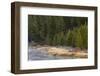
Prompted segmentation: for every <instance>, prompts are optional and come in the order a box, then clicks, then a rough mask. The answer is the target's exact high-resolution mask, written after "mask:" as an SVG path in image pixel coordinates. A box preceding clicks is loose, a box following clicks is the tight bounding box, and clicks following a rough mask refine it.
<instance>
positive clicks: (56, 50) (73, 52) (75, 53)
mask: <svg viewBox="0 0 100 76" xmlns="http://www.w3.org/2000/svg"><path fill="white" fill-rule="evenodd" d="M32 48H34V49H36V50H38V51H41V52H45V53H46V54H48V55H53V56H60V57H64V58H65V57H73V58H87V57H88V53H87V50H81V49H79V48H71V47H65V46H63V47H62V46H59V47H58V46H56V47H54V46H47V45H44V46H41V45H37V46H32Z"/></svg>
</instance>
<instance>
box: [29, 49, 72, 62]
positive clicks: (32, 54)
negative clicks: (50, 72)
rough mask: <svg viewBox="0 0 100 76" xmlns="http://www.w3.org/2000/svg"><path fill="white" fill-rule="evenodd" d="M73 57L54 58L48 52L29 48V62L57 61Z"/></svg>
mask: <svg viewBox="0 0 100 76" xmlns="http://www.w3.org/2000/svg"><path fill="white" fill-rule="evenodd" d="M69 58H71V59H72V58H73V57H63V56H54V55H50V54H48V53H47V52H46V51H44V50H41V49H37V48H33V47H29V48H28V60H55V59H69Z"/></svg>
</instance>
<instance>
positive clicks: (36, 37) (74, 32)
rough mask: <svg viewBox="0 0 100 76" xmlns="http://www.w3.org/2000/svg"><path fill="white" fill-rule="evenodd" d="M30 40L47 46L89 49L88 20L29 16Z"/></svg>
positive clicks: (82, 18)
mask: <svg viewBox="0 0 100 76" xmlns="http://www.w3.org/2000/svg"><path fill="white" fill-rule="evenodd" d="M28 39H29V41H34V42H36V43H42V44H46V45H64V46H65V45H66V46H72V47H79V48H82V49H84V48H87V18H86V17H63V16H40V15H29V16H28Z"/></svg>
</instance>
